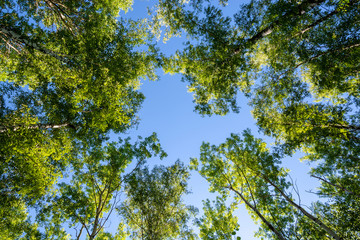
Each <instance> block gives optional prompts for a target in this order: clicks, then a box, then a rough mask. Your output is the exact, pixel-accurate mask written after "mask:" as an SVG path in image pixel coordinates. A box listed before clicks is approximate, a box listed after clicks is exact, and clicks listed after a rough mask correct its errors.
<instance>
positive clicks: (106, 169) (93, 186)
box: [37, 134, 166, 239]
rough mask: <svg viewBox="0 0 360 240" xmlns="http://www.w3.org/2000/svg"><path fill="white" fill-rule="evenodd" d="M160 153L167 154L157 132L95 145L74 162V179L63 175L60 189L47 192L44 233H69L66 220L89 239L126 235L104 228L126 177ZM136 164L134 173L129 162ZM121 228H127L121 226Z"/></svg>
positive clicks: (42, 214)
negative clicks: (133, 139) (139, 139)
mask: <svg viewBox="0 0 360 240" xmlns="http://www.w3.org/2000/svg"><path fill="white" fill-rule="evenodd" d="M157 155H159V156H160V158H163V157H165V156H166V153H165V152H164V151H163V150H162V149H161V146H160V145H159V143H158V139H157V137H156V135H155V134H153V135H152V136H150V137H147V138H145V139H144V140H143V141H138V142H136V143H134V144H131V143H130V139H129V138H127V139H125V140H122V139H119V142H118V143H116V142H111V143H108V144H107V145H106V146H104V147H103V146H101V145H98V146H93V147H92V148H91V149H89V150H88V151H86V152H84V153H82V154H81V155H79V156H78V159H74V161H73V162H72V163H71V169H69V170H68V171H70V173H69V175H70V179H63V180H62V181H61V182H60V183H58V184H57V186H56V191H55V192H53V193H49V194H48V195H47V196H46V201H44V202H43V204H42V206H41V208H40V211H39V214H38V216H37V221H38V222H40V223H41V224H42V226H43V227H44V228H45V232H44V236H45V239H47V238H48V237H50V236H52V237H53V236H57V237H58V238H60V236H65V235H67V234H66V231H65V230H64V229H63V227H64V224H65V223H68V227H69V228H73V229H75V230H76V236H75V237H80V236H82V234H83V233H85V235H87V237H88V238H89V239H94V238H95V237H99V238H100V239H102V238H104V239H105V238H106V237H107V236H109V237H111V238H110V239H123V238H124V237H125V235H126V234H125V235H124V232H119V233H118V234H117V235H116V236H112V235H111V234H109V233H106V232H104V231H103V230H104V226H105V224H106V223H107V221H108V219H109V216H110V215H111V213H112V211H113V210H114V208H115V207H116V204H118V202H119V201H120V195H121V193H122V191H123V184H124V181H127V180H128V179H129V178H130V177H131V176H132V175H131V173H132V172H136V171H137V170H138V169H139V168H140V167H141V166H143V165H144V164H145V163H146V159H148V158H151V157H153V156H157ZM132 162H133V163H134V164H135V168H134V169H133V170H132V172H130V173H126V172H128V171H129V170H127V168H128V166H129V164H131V163H132ZM119 229H120V230H121V231H123V229H122V228H121V227H120V228H119Z"/></svg>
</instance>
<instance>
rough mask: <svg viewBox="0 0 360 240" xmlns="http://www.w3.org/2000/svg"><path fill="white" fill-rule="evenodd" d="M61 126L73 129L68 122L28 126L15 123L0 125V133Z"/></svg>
mask: <svg viewBox="0 0 360 240" xmlns="http://www.w3.org/2000/svg"><path fill="white" fill-rule="evenodd" d="M63 127H70V128H73V129H75V126H74V125H72V124H70V123H61V124H41V123H40V124H32V125H29V126H24V125H21V124H18V125H15V126H1V125H0V133H4V132H7V131H8V130H12V131H17V130H19V129H21V128H26V129H49V128H52V129H55V128H63Z"/></svg>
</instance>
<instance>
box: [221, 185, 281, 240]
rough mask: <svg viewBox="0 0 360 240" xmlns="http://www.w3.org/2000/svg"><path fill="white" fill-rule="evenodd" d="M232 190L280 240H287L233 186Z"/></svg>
mask: <svg viewBox="0 0 360 240" xmlns="http://www.w3.org/2000/svg"><path fill="white" fill-rule="evenodd" d="M227 188H229V189H230V190H232V191H233V192H235V193H236V194H237V195H238V196H239V197H240V198H241V199H242V200H243V201H244V202H245V204H246V205H247V206H248V207H250V208H251V209H252V210H253V211H254V212H255V213H256V215H258V217H259V218H260V219H261V220H262V221H263V222H264V223H265V224H266V226H268V228H269V229H270V230H271V231H273V232H274V233H275V234H276V236H277V237H278V238H279V239H280V240H286V239H285V237H284V236H283V235H282V234H281V233H280V232H279V231H278V230H276V228H275V227H274V226H273V225H272V224H271V223H270V222H268V221H267V220H266V219H265V217H264V216H263V215H262V214H261V213H260V212H259V211H258V209H257V208H256V207H255V206H253V205H252V204H251V203H250V202H248V201H247V200H246V199H245V197H244V196H243V195H242V194H241V193H240V192H239V191H237V190H236V189H234V188H233V187H232V186H231V185H230V186H229V187H227Z"/></svg>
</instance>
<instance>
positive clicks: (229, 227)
mask: <svg viewBox="0 0 360 240" xmlns="http://www.w3.org/2000/svg"><path fill="white" fill-rule="evenodd" d="M213 203H214V207H213V206H211V202H210V200H209V199H207V200H206V201H204V202H203V204H204V207H203V210H204V216H203V217H201V218H200V219H198V221H197V223H196V225H198V226H199V228H200V235H199V236H200V238H201V239H205V240H207V239H209V240H210V239H219V240H220V239H223V240H225V239H233V237H234V238H235V235H236V231H237V230H239V227H240V226H239V224H238V222H237V221H238V218H237V217H236V216H234V215H233V212H234V210H235V209H236V206H235V205H234V204H232V205H231V206H230V207H227V206H226V203H225V201H224V199H223V198H220V197H217V198H216V200H215V201H213ZM240 239H241V238H240V237H236V240H240Z"/></svg>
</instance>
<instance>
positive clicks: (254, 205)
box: [193, 131, 357, 239]
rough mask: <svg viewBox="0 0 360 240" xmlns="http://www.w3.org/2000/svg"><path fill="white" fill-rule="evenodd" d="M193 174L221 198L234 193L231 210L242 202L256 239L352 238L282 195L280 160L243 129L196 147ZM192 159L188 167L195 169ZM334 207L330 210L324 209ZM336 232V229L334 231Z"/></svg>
mask: <svg viewBox="0 0 360 240" xmlns="http://www.w3.org/2000/svg"><path fill="white" fill-rule="evenodd" d="M200 161H201V168H200V170H199V173H200V174H201V175H202V176H203V177H205V178H206V179H207V180H208V182H209V183H210V191H214V192H218V193H219V194H220V195H221V196H222V198H223V199H226V198H228V197H229V196H231V193H232V194H233V195H234V197H233V199H234V202H235V203H233V205H232V206H233V207H234V206H236V204H238V203H240V202H243V203H244V204H245V205H246V207H247V209H248V210H249V212H250V215H251V216H252V218H253V219H254V220H255V221H258V222H260V229H259V232H258V233H257V234H258V235H259V236H266V237H268V238H273V239H301V238H305V239H307V238H311V237H315V236H316V239H328V238H329V237H331V238H334V239H345V236H352V237H353V238H354V237H355V236H356V235H357V233H356V228H352V229H351V230H350V231H349V229H342V228H341V227H338V226H336V225H333V224H334V223H333V222H331V221H329V219H327V217H330V216H327V215H325V216H324V215H323V213H322V214H320V213H319V212H318V211H317V210H318V209H317V210H314V211H313V212H309V211H308V210H307V209H305V208H303V207H302V206H301V205H300V204H299V203H296V200H295V199H293V198H292V196H291V195H289V194H288V193H287V190H288V188H289V187H290V186H291V184H290V182H289V181H288V180H287V170H286V169H284V168H282V167H280V166H279V164H280V157H279V155H278V154H277V153H270V152H269V150H268V149H267V148H266V144H265V143H264V142H262V141H260V140H259V139H255V138H254V137H253V136H252V135H251V134H250V132H249V131H245V132H244V133H243V139H241V138H240V136H239V135H235V134H232V136H231V138H228V139H227V140H226V142H225V143H223V144H220V145H219V146H214V145H213V146H210V145H209V144H208V143H204V144H203V145H202V147H201V156H200ZM198 164H199V163H198V162H197V160H196V159H195V160H194V161H193V166H194V167H195V168H199V166H198ZM329 207H330V208H332V209H335V208H334V206H329ZM335 229H336V230H335Z"/></svg>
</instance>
